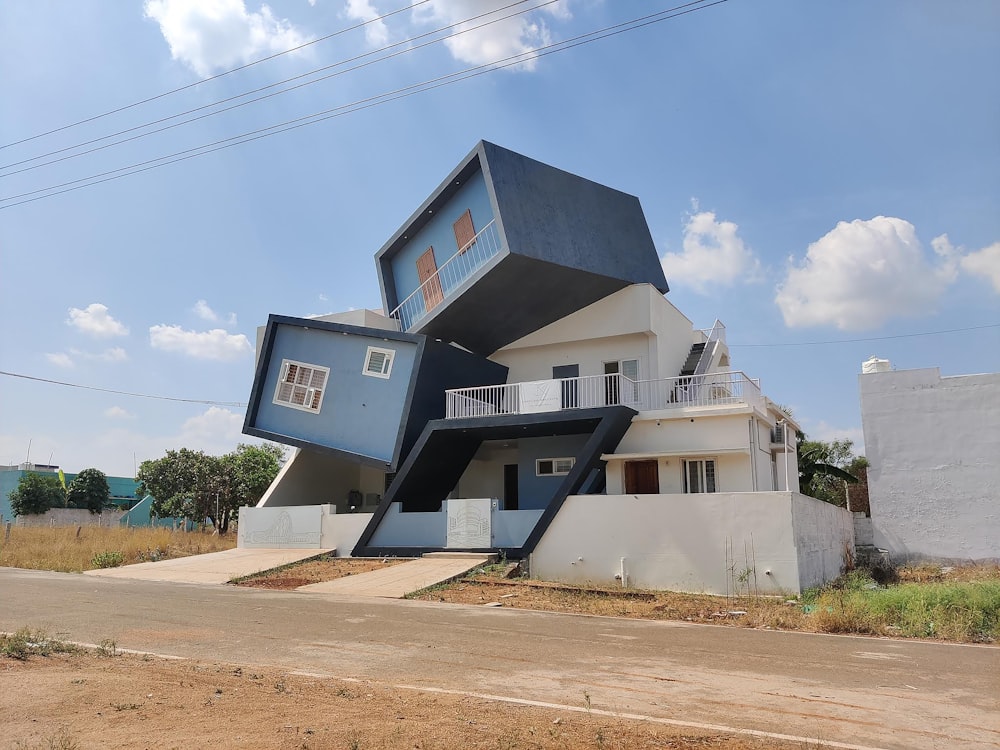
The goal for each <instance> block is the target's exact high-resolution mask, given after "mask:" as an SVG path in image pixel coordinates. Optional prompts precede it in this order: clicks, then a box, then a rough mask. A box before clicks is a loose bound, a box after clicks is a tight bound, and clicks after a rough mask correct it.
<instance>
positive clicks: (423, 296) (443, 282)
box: [389, 219, 500, 331]
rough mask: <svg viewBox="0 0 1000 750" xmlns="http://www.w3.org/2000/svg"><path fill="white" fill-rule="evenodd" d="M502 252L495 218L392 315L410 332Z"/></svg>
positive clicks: (390, 315)
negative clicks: (487, 262)
mask: <svg viewBox="0 0 1000 750" xmlns="http://www.w3.org/2000/svg"><path fill="white" fill-rule="evenodd" d="M499 252H500V232H499V231H498V230H497V226H496V220H495V219H494V220H493V221H491V222H490V223H489V224H487V225H486V226H485V227H483V228H482V229H480V230H479V233H478V234H477V235H476V236H475V237H473V238H472V239H471V240H469V242H468V243H466V245H465V246H464V247H461V248H459V250H458V252H457V253H455V254H454V255H452V256H451V257H450V258H448V260H446V261H445V262H444V263H442V264H441V266H440V267H439V268H438V270H437V271H436V272H435V273H434V275H432V276H431V277H430V278H428V279H427V280H426V281H425V282H424V283H423V284H421V285H420V286H419V287H417V288H416V289H415V290H414V291H413V293H412V294H410V296H408V297H407V298H406V299H404V300H403V301H402V302H400V303H399V306H398V307H397V308H396V309H395V310H393V311H392V312H391V313H389V317H390V318H394V319H395V320H398V321H399V329H400V330H401V331H408V330H410V329H411V328H412V327H413V326H414V325H416V324H417V323H418V322H420V319H421V318H423V317H424V316H425V315H427V313H429V312H430V311H431V310H433V309H434V308H435V307H437V306H438V305H440V304H441V303H442V302H443V301H444V300H445V299H446V298H447V297H448V296H449V295H450V294H451V293H452V292H453V291H454V290H455V289H456V288H457V287H458V286H459V284H461V283H462V282H463V281H465V280H466V279H467V278H469V277H470V276H471V275H472V274H473V273H474V272H475V271H477V270H478V269H479V268H481V267H482V266H483V265H485V264H486V261H488V260H489V259H490V258H492V257H493V256H494V255H496V254H497V253H499Z"/></svg>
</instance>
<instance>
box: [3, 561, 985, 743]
mask: <svg viewBox="0 0 1000 750" xmlns="http://www.w3.org/2000/svg"><path fill="white" fill-rule="evenodd" d="M24 625H29V626H32V627H44V628H46V629H47V630H48V631H49V632H52V633H60V634H64V635H65V637H68V638H71V639H73V640H79V641H86V642H91V643H96V642H99V641H101V640H102V639H105V638H113V639H114V640H115V641H116V642H117V644H118V645H119V646H120V647H124V648H133V649H141V650H149V651H153V652H156V653H161V654H170V655H176V656H183V657H189V658H195V659H209V660H221V661H226V662H232V663H238V664H245V665H251V664H256V665H271V666H277V667H283V668H288V669H294V670H301V671H306V672H310V673H320V674H326V675H330V676H335V677H354V678H363V679H371V680H376V681H378V682H380V683H383V684H386V685H410V686H416V687H420V688H437V689H446V690H456V691H467V692H471V693H479V694H490V695H495V696H505V697H513V698H519V699H528V700H536V701H543V702H549V703H557V704H566V705H572V706H577V707H579V706H582V705H584V703H585V702H586V701H587V700H588V696H589V701H590V704H591V706H592V707H593V708H595V709H604V710H610V711H617V712H627V713H632V714H642V715H648V716H653V717H657V718H661V719H671V720H682V721H690V722H700V723H706V724H716V725H725V726H730V727H738V728H742V729H753V730H761V731H767V732H777V733H782V734H789V735H796V736H804V737H818V738H820V739H822V740H825V741H828V742H837V743H846V744H849V745H857V746H862V747H877V748H893V749H896V748H898V749H899V750H913V749H917V748H948V749H949V750H956V749H962V748H968V749H969V750H972V749H973V748H975V749H976V750H980V749H981V748H988V747H997V746H1000V648H997V647H987V646H955V645H944V644H935V643H925V642H913V641H890V640H880V639H866V638H852V637H837V636H823V635H813V634H806V633H776V632H767V631H754V630H741V629H735V628H723V627H712V626H703V625H691V624H685V623H669V622H644V621H637V620H624V619H613V618H602V617H578V616H571V615H558V614H547V613H540V612H525V611H517V610H512V609H493V608H485V607H464V606H457V605H444V604H430V603H425V602H411V601H388V600H374V599H364V600H362V599H351V598H346V597H335V596H331V595H320V594H304V593H286V592H271V591H261V590H253V589H246V588H236V587H223V586H207V585H196V584H175V583H161V582H146V581H125V580H116V579H101V578H93V577H90V576H81V575H72V574H60V573H47V572H41V571H25V570H15V569H10V568H0V629H5V630H12V629H16V628H18V627H21V626H24Z"/></svg>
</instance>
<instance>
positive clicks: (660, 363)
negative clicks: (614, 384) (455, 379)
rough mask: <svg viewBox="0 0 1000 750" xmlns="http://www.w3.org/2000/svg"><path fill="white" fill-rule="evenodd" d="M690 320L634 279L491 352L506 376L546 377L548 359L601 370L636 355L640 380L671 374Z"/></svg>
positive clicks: (687, 339) (687, 342)
mask: <svg viewBox="0 0 1000 750" xmlns="http://www.w3.org/2000/svg"><path fill="white" fill-rule="evenodd" d="M693 337H694V330H693V327H692V325H691V321H690V320H688V319H687V318H686V317H685V316H684V315H682V314H681V313H680V311H678V310H677V308H675V307H674V306H673V305H671V304H670V303H669V302H667V300H666V299H665V298H664V297H663V295H661V294H660V293H659V292H658V291H656V289H655V288H654V287H652V286H650V285H649V284H635V285H632V286H629V287H626V288H625V289H622V290H621V291H618V292H616V293H615V294H612V295H611V296H609V297H606V298H605V299H603V300H600V301H598V302H595V303H594V304H592V305H589V306H587V307H585V308H583V309H582V310H578V311H577V312H575V313H573V314H571V315H568V316H566V317H565V318H562V319H561V320H557V321H556V322H555V323H551V324H549V325H547V326H545V327H544V328H541V329H539V330H538V331H535V332H533V333H530V334H528V335H527V336H525V337H524V338H522V339H519V340H517V341H515V342H514V343H512V344H509V345H507V346H506V347H504V348H503V349H500V350H499V351H497V352H495V353H494V354H493V355H492V356H491V357H490V359H492V360H494V361H496V362H499V363H501V364H503V365H506V366H507V367H509V368H510V375H509V376H508V379H507V382H509V383H515V382H525V381H531V380H542V379H545V378H551V377H552V367H553V365H569V364H579V365H580V375H581V376H586V375H603V374H604V363H605V362H610V361H614V360H623V359H638V360H639V376H640V379H643V380H656V379H660V378H672V377H676V376H677V375H679V374H680V370H681V367H682V366H683V364H684V360H685V359H686V358H687V355H688V353H689V352H690V351H691V345H692V343H694V339H693Z"/></svg>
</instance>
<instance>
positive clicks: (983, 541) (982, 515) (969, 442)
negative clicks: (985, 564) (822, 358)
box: [859, 367, 1000, 561]
mask: <svg viewBox="0 0 1000 750" xmlns="http://www.w3.org/2000/svg"><path fill="white" fill-rule="evenodd" d="M867 369H875V368H872V367H869V368H867ZM859 387H860V391H861V420H862V423H863V427H864V434H865V454H866V456H867V458H868V461H869V462H870V466H869V468H868V493H869V501H870V506H871V520H872V526H873V530H874V542H875V545H876V546H877V547H881V548H883V549H887V550H889V552H890V554H891V555H892V557H893V559H895V560H899V561H903V560H914V559H933V560H942V561H970V560H997V559H1000V373H993V374H987V375H960V376H953V377H941V373H940V370H939V369H938V368H936V367H934V368H927V369H921V370H899V371H895V372H893V371H882V372H865V373H862V374H861V375H860V376H859Z"/></svg>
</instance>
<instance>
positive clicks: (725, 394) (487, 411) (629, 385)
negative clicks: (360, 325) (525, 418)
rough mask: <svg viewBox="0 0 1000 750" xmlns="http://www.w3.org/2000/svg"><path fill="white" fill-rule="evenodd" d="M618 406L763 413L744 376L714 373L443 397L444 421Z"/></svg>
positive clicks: (497, 388) (568, 382)
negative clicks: (746, 408)
mask: <svg viewBox="0 0 1000 750" xmlns="http://www.w3.org/2000/svg"><path fill="white" fill-rule="evenodd" d="M619 404H620V405H622V406H629V407H631V408H633V409H635V410H637V411H653V410H659V409H676V408H682V407H692V406H727V405H739V406H743V405H747V406H756V407H758V408H761V409H763V408H764V397H763V395H762V394H761V392H760V384H759V383H758V382H757V381H756V380H753V379H752V378H749V377H747V376H746V374H744V373H742V372H714V373H711V374H708V375H698V376H694V375H692V376H688V377H679V378H666V379H664V380H630V379H629V378H627V377H625V376H624V375H620V374H619V375H591V376H586V377H579V378H557V379H554V380H536V381H531V382H527V383H508V384H506V385H483V386H476V387H474V388H455V389H452V390H449V391H445V417H446V418H447V419H459V418H462V417H485V416H490V415H499V414H532V413H538V412H551V411H560V410H562V409H587V408H592V407H596V406H617V405H619Z"/></svg>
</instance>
